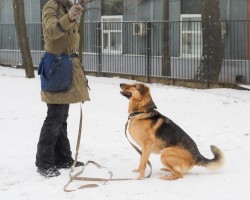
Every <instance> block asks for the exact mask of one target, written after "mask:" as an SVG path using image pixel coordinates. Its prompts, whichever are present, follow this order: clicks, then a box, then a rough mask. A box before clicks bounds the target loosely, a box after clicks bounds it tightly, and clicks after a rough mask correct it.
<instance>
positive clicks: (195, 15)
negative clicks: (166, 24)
mask: <svg viewBox="0 0 250 200" xmlns="http://www.w3.org/2000/svg"><path fill="white" fill-rule="evenodd" d="M185 18H200V20H195V21H193V22H197V23H198V21H200V23H201V14H181V16H180V56H181V57H197V58H200V57H201V54H202V24H200V30H199V31H197V30H183V22H184V21H183V19H185ZM185 23H186V22H185ZM184 33H186V34H189V33H191V36H193V35H194V34H198V35H200V43H201V45H200V46H199V47H200V48H197V47H196V48H195V50H194V53H193V52H191V53H184V52H183V50H184V45H183V34H184ZM196 38H199V36H198V37H196ZM191 45H192V43H191ZM191 48H192V47H191Z"/></svg>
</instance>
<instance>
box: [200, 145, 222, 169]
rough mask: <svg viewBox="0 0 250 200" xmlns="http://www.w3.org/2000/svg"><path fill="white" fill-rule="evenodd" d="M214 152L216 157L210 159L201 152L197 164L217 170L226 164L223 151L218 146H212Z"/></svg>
mask: <svg viewBox="0 0 250 200" xmlns="http://www.w3.org/2000/svg"><path fill="white" fill-rule="evenodd" d="M210 148H211V151H212V153H213V154H214V158H212V159H208V158H205V157H204V156H203V155H201V154H200V156H199V157H198V159H197V161H196V165H200V166H203V167H206V168H208V169H212V170H216V169H219V168H220V167H222V166H223V164H224V156H223V153H222V151H221V150H220V149H219V148H218V147H216V146H213V145H211V146H210Z"/></svg>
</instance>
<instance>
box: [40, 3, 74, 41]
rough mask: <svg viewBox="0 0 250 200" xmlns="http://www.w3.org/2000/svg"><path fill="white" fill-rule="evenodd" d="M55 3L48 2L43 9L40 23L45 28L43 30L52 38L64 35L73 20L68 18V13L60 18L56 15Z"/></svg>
mask: <svg viewBox="0 0 250 200" xmlns="http://www.w3.org/2000/svg"><path fill="white" fill-rule="evenodd" d="M57 9H58V8H57V4H55V3H54V4H48V5H46V6H45V7H44V9H43V14H42V23H43V25H44V28H45V32H46V33H47V35H48V36H49V37H50V38H52V39H58V38H60V37H62V36H63V35H64V33H65V32H66V31H68V29H70V27H71V26H73V24H74V21H73V22H71V21H70V20H69V14H68V13H67V14H65V15H64V16H62V17H61V18H60V19H58V16H57Z"/></svg>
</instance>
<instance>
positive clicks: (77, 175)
mask: <svg viewBox="0 0 250 200" xmlns="http://www.w3.org/2000/svg"><path fill="white" fill-rule="evenodd" d="M129 120H130V118H128V121H127V123H126V124H125V136H126V138H127V140H128V141H129V143H130V144H131V145H132V147H133V148H134V149H135V150H136V151H137V152H138V153H139V154H140V155H142V152H141V151H140V150H139V149H138V148H137V147H136V146H135V145H134V144H133V143H132V142H131V141H130V140H129V138H128V135H127V127H128V122H129ZM81 135H82V104H81V103H80V122H79V129H78V137H77V144H76V153H75V160H74V163H73V165H72V167H71V169H70V173H69V182H68V183H67V184H66V185H65V186H64V191H65V192H73V191H76V190H78V189H84V188H94V187H99V185H98V184H95V183H94V184H84V185H81V186H79V187H78V188H76V189H67V187H68V186H69V185H70V183H72V182H73V181H76V180H77V181H89V182H91V181H93V182H103V184H105V183H106V182H108V181H128V180H135V179H133V178H113V173H112V172H111V171H108V174H109V178H94V177H82V176H80V175H81V174H83V172H84V169H85V167H86V166H87V165H89V164H93V165H95V166H96V167H97V168H99V169H101V168H105V167H103V166H101V165H100V164H98V163H96V162H95V161H92V160H88V161H87V162H86V164H85V165H84V166H83V167H82V170H81V171H79V172H77V173H75V174H74V173H73V172H74V168H75V166H76V163H77V157H78V151H79V148H80V143H81ZM147 164H148V166H149V168H150V172H149V174H148V175H147V176H146V178H149V177H150V176H151V174H152V165H151V163H150V161H149V160H148V162H147Z"/></svg>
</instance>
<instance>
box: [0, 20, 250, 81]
mask: <svg viewBox="0 0 250 200" xmlns="http://www.w3.org/2000/svg"><path fill="white" fill-rule="evenodd" d="M219 23H221V35H222V37H221V39H222V44H223V54H224V55H223V62H222V66H221V69H220V75H219V79H218V81H217V82H219V83H243V84H250V65H249V60H250V52H249V48H250V45H249V44H250V41H249V39H250V27H249V21H245V20H238V21H223V22H219ZM208 28H209V27H208ZM207 31H209V30H207ZM0 32H1V35H0V64H5V65H20V64H21V63H22V60H21V55H20V51H19V48H18V43H17V41H16V33H15V26H14V24H0ZM27 32H28V36H29V44H30V49H31V54H32V58H33V63H34V65H37V64H38V63H39V61H40V58H41V57H42V54H43V41H42V32H41V24H40V23H36V24H27ZM84 33H85V34H84V53H83V64H84V67H85V70H86V71H87V72H96V73H98V74H99V75H101V74H104V73H106V74H108V73H110V74H127V75H138V76H145V77H147V79H148V80H150V78H152V77H154V78H157V77H160V78H166V79H178V80H192V81H198V80H196V79H195V77H196V74H197V70H198V68H199V67H200V65H201V58H202V51H203V44H204V43H203V40H205V39H207V38H203V37H202V23H201V22H200V21H169V22H88V23H85V27H84ZM210 34H213V32H211V33H210ZM208 37H210V36H208ZM204 56H205V57H209V55H203V57H204ZM210 67H212V66H210ZM208 77H209V76H208ZM199 81H210V80H209V79H206V80H199Z"/></svg>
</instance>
